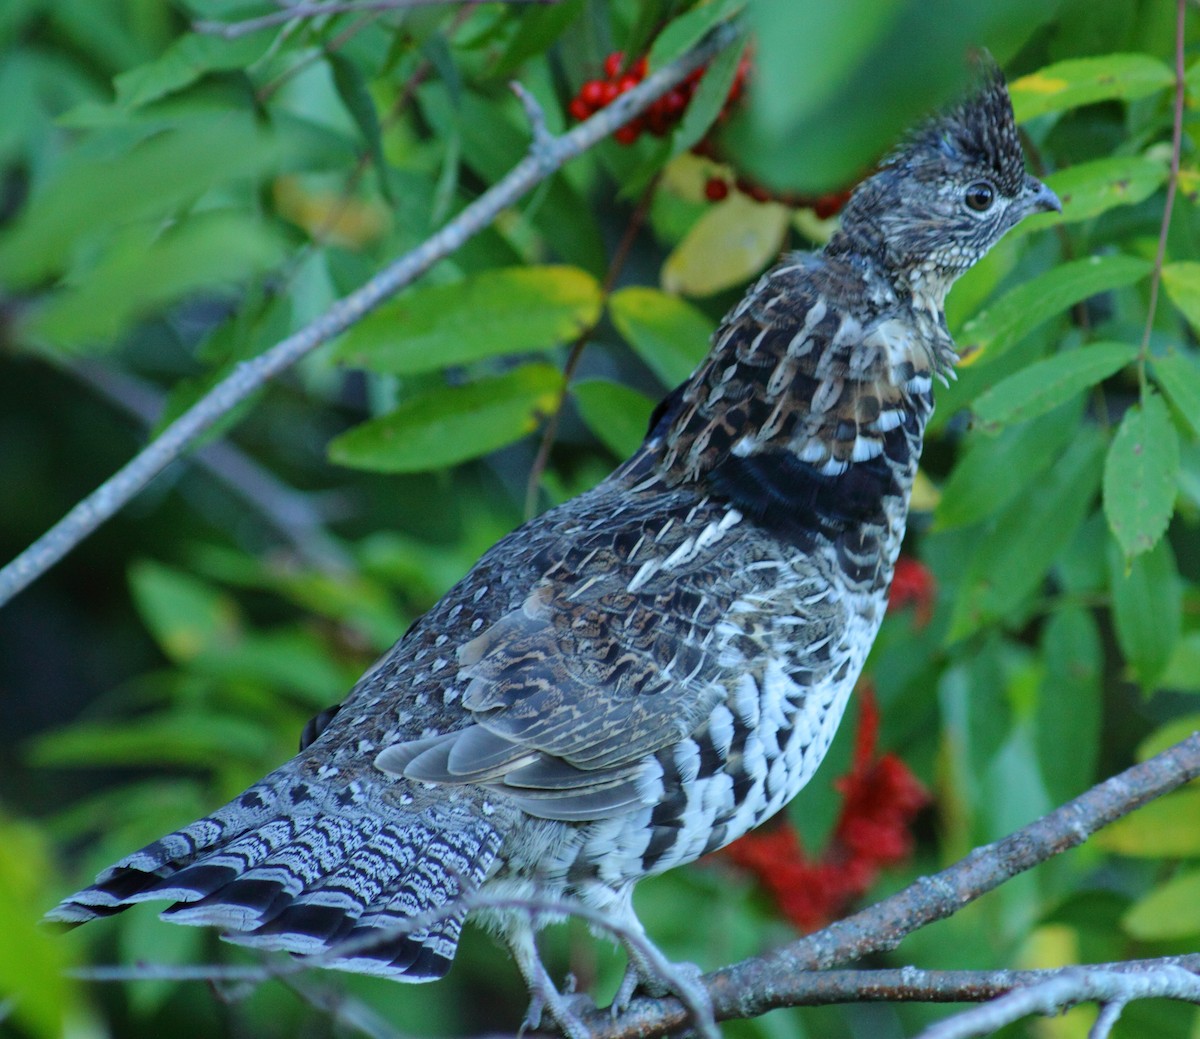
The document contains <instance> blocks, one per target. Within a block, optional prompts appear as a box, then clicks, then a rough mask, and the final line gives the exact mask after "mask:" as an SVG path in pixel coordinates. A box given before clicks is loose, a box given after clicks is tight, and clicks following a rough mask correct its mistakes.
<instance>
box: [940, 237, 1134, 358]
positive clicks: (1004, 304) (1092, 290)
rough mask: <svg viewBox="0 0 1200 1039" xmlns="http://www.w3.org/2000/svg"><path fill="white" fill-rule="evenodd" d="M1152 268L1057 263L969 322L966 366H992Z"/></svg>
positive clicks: (963, 342) (1125, 261) (1106, 261)
mask: <svg viewBox="0 0 1200 1039" xmlns="http://www.w3.org/2000/svg"><path fill="white" fill-rule="evenodd" d="M1152 266H1153V265H1152V264H1151V263H1150V261H1149V260H1143V259H1140V258H1138V257H1134V256H1123V255H1114V256H1089V257H1088V258H1087V259H1083V260H1074V261H1072V262H1071V263H1063V264H1059V265H1058V266H1057V267H1055V268H1053V269H1052V270H1049V271H1047V272H1046V273H1045V274H1042V275H1039V276H1038V277H1036V278H1033V279H1032V280H1030V281H1027V282H1023V283H1022V284H1020V285H1018V286H1017V287H1016V288H1014V289H1010V290H1009V291H1008V292H1006V293H1005V294H1004V295H1003V296H1001V297H1000V299H998V300H997V301H996V302H995V303H993V304H992V305H991V306H990V307H988V308H987V309H986V310H984V311H982V312H981V313H979V314H977V315H976V316H975V317H973V318H972V319H971V320H970V321H968V322H966V324H964V325H963V329H962V332H961V334H960V335H959V344H960V346H962V347H963V348H964V350H971V351H975V352H974V354H973V356H971V357H970V358H969V359H968V363H970V364H975V363H980V364H984V363H987V362H988V361H992V360H994V359H995V358H997V357H999V356H1000V355H1001V354H1003V353H1004V352H1005V351H1006V350H1008V349H1009V348H1010V347H1012V346H1013V345H1014V344H1015V343H1016V342H1017V341H1018V340H1020V339H1022V338H1023V337H1024V336H1026V335H1028V334H1029V333H1030V332H1032V331H1033V330H1034V329H1035V328H1037V327H1038V326H1039V325H1040V324H1042V323H1043V322H1044V321H1048V320H1049V319H1050V318H1052V317H1054V316H1055V315H1056V314H1061V313H1062V312H1063V311H1064V310H1066V309H1067V308H1068V307H1073V306H1074V305H1075V304H1076V303H1079V302H1081V301H1082V300H1085V299H1087V298H1088V297H1089V296H1095V295H1097V294H1099V293H1101V292H1108V291H1110V290H1112V289H1118V288H1123V287H1124V286H1126V285H1132V284H1133V283H1134V282H1136V281H1138V280H1140V279H1141V278H1144V277H1145V276H1146V275H1147V274H1149V273H1150V270H1151V268H1152Z"/></svg>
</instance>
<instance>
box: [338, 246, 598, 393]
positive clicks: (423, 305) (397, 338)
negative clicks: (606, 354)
mask: <svg viewBox="0 0 1200 1039" xmlns="http://www.w3.org/2000/svg"><path fill="white" fill-rule="evenodd" d="M602 299H603V297H602V293H601V290H600V285H599V283H598V282H597V281H596V279H595V278H593V277H592V276H591V275H590V274H588V273H587V272H586V271H581V270H579V269H578V268H575V267H508V268H502V269H500V270H489V271H484V272H483V273H482V274H477V275H475V276H474V277H472V278H468V279H467V280H466V281H461V282H456V283H454V284H452V285H436V286H433V287H431V288H422V289H415V290H414V291H412V292H407V293H405V294H404V295H403V296H401V297H400V298H399V299H398V300H396V301H395V302H393V303H389V304H386V305H385V306H383V307H380V308H379V309H378V310H377V311H375V312H374V313H372V314H369V315H368V316H367V317H365V318H364V319H363V320H362V321H360V322H359V323H358V324H357V325H355V326H354V327H353V328H352V329H351V330H350V331H349V332H347V333H346V335H345V337H344V338H343V339H342V342H341V344H340V345H339V346H338V348H337V354H336V355H337V357H338V358H339V359H340V360H342V361H346V362H348V363H350V364H354V365H359V366H362V367H364V368H369V369H371V370H372V371H377V372H389V373H393V374H399V375H412V374H415V373H417V372H429V371H435V370H437V369H439V368H445V367H447V366H449V365H455V364H468V363H470V362H471V361H478V360H481V359H483V358H485V357H499V356H502V355H504V354H512V353H522V352H527V351H531V350H546V349H549V348H550V347H552V346H557V345H558V344H560V343H564V342H569V341H570V340H573V339H575V338H577V337H578V336H579V335H580V334H581V333H583V332H585V331H586V330H587V329H589V328H591V327H592V326H593V325H594V324H595V323H596V320H597V318H598V317H599V316H600V307H601V304H602Z"/></svg>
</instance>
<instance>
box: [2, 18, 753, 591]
mask: <svg viewBox="0 0 1200 1039" xmlns="http://www.w3.org/2000/svg"><path fill="white" fill-rule="evenodd" d="M737 36H738V30H737V29H736V28H735V27H734V26H733V25H732V24H731V23H724V24H722V25H720V26H718V27H717V28H716V29H714V30H713V31H712V32H711V33H709V35H708V36H707V37H706V38H705V39H704V40H703V41H702V42H701V43H700V44H698V45H697V46H696V47H695V48H693V49H692V50H691V51H689V52H688V53H687V54H685V55H683V56H682V57H680V58H679V59H677V60H676V61H673V62H671V64H669V65H667V66H666V67H664V68H662V69H659V70H658V71H657V72H655V73H653V74H652V75H650V76H648V77H647V78H646V79H645V80H644V81H643V82H642V83H640V84H639V85H638V86H636V87H634V88H633V89H632V90H630V91H628V92H627V93H624V94H622V95H621V96H620V97H618V98H617V99H616V100H615V101H614V102H613V103H612V104H611V105H609V106H607V107H606V108H603V109H601V110H600V111H599V112H597V113H596V114H595V115H594V116H592V117H591V118H590V119H588V120H587V121H586V122H583V123H580V124H579V125H578V126H577V127H575V128H574V129H573V130H570V131H569V132H567V133H565V134H562V135H561V136H559V137H555V138H552V139H550V140H548V141H545V142H543V145H542V146H541V147H538V148H534V149H533V150H531V151H530V153H529V154H528V155H527V156H526V157H525V158H524V159H523V160H522V161H521V162H519V163H518V164H517V165H516V166H515V167H513V169H512V170H510V171H509V173H508V174H507V175H506V176H505V177H504V178H503V179H502V180H500V181H499V182H497V183H496V184H494V185H493V186H492V187H491V188H489V189H488V190H487V191H486V192H484V193H483V194H482V195H480V196H479V198H477V199H476V200H475V201H474V202H472V203H471V204H470V205H468V206H467V207H466V208H465V209H463V211H462V212H461V213H459V215H458V216H457V217H455V218H454V219H453V220H451V221H450V222H449V223H447V224H446V225H445V226H443V227H442V228H441V229H440V230H439V231H437V232H435V233H434V234H433V235H432V236H431V237H429V238H427V239H426V240H425V241H424V242H422V243H421V244H420V245H418V246H417V247H416V248H415V249H413V250H411V251H410V252H408V253H406V254H405V255H403V256H401V257H400V258H398V259H397V260H395V261H393V262H392V263H391V264H389V265H388V266H387V267H385V268H384V269H383V270H382V271H380V273H379V274H377V275H375V277H373V278H371V279H370V280H369V281H368V282H366V284H364V285H362V286H361V287H360V288H358V289H356V290H355V291H354V292H352V293H350V294H349V295H348V296H345V297H343V298H342V299H340V300H338V301H337V302H336V303H334V304H333V305H332V306H331V307H330V308H329V309H328V310H327V311H326V312H325V313H324V314H322V315H321V316H320V317H318V318H316V319H315V320H313V321H311V322H310V323H309V324H308V325H306V326H305V327H304V328H302V329H301V330H300V331H298V332H296V333H294V334H293V335H290V336H288V337H287V338H286V339H283V340H281V341H280V342H278V343H276V344H275V345H274V346H272V347H270V348H269V349H268V350H266V351H265V352H264V353H262V354H259V355H258V356H257V357H255V358H252V359H251V360H249V361H245V362H243V363H241V364H239V365H238V366H237V367H236V368H235V369H234V371H233V372H231V373H230V374H229V375H228V376H227V377H226V378H224V379H223V380H221V382H219V383H218V384H217V385H216V386H214V387H213V388H212V390H210V391H209V392H208V393H207V394H206V395H205V396H204V397H202V398H201V399H200V400H199V401H197V402H196V403H195V404H194V405H193V406H192V407H191V408H189V409H188V410H187V411H186V412H184V414H182V415H181V416H180V417H179V418H178V419H176V420H175V421H174V422H172V423H171V425H169V426H168V427H167V428H166V429H165V430H163V432H162V433H161V434H160V435H159V436H158V437H157V438H156V439H155V440H154V441H152V442H151V443H150V444H148V445H147V446H146V447H145V448H144V449H143V450H142V451H141V452H139V453H138V454H137V455H136V456H135V457H134V458H133V459H132V460H130V461H129V462H128V463H127V464H126V465H125V466H124V467H123V468H121V469H120V470H119V471H118V472H117V473H116V474H115V475H114V476H112V477H111V478H110V479H109V480H107V481H105V483H103V484H102V485H101V486H100V487H98V488H97V489H96V490H95V491H93V492H92V493H91V494H89V495H88V496H87V497H86V498H84V499H83V500H82V501H81V502H79V503H78V504H77V505H75V506H74V508H72V509H71V511H70V512H68V513H67V515H66V516H64V517H63V518H62V519H61V520H59V522H58V523H56V524H55V525H54V526H53V527H51V528H50V530H48V531H47V532H46V533H45V534H43V535H42V536H41V537H40V538H38V540H37V541H35V542H34V543H33V544H32V545H31V546H30V547H29V548H27V549H26V550H25V551H24V552H22V553H21V554H20V555H19V556H18V557H17V558H16V559H14V560H13V561H12V562H11V563H9V564H8V565H7V566H5V567H4V569H3V570H0V605H3V604H4V603H6V602H7V601H8V600H9V599H11V598H12V597H13V596H14V595H16V594H17V593H18V592H19V591H20V590H21V589H22V588H24V587H25V586H26V585H28V584H29V583H30V582H31V581H33V580H35V579H36V578H37V577H39V576H40V575H41V574H43V573H45V571H46V570H48V569H49V568H50V567H51V566H53V565H54V564H55V563H56V562H58V561H59V560H60V559H62V557H63V556H65V555H66V554H67V553H68V552H70V551H71V549H73V548H74V547H75V546H76V545H78V544H79V542H80V541H82V540H83V539H84V538H85V537H87V536H88V535H89V534H90V533H92V532H93V531H94V530H95V529H96V528H97V527H99V526H100V524H102V523H103V522H104V521H105V520H107V519H109V518H110V517H111V516H112V515H113V514H114V513H115V512H117V510H119V509H120V508H122V507H123V506H124V505H125V504H126V503H127V502H128V501H129V500H130V499H131V498H133V497H134V496H135V495H136V494H137V493H138V492H139V491H141V490H142V489H143V488H144V487H145V486H146V485H147V484H148V483H149V482H150V481H151V480H152V479H153V478H154V477H155V476H157V475H158V474H159V473H160V472H162V470H163V469H164V468H165V467H166V466H167V465H168V464H169V463H170V462H172V461H174V460H175V459H176V458H177V457H179V455H180V454H182V453H183V452H184V451H185V450H187V449H188V448H189V447H190V446H191V445H192V444H193V442H194V441H195V439H196V437H197V436H199V435H200V434H201V433H203V432H204V431H205V430H207V429H208V428H210V427H211V426H212V425H213V423H215V422H216V421H217V420H218V419H220V418H222V417H223V416H224V415H226V414H228V413H229V411H230V410H231V409H233V408H234V407H236V406H237V405H238V404H240V403H241V402H242V401H243V400H245V399H246V398H247V397H249V396H250V395H251V394H252V393H254V392H255V391H256V390H258V389H259V388H260V387H262V386H263V385H264V384H265V383H266V382H268V381H269V380H271V379H273V378H275V377H276V376H277V375H279V374H280V373H281V372H284V371H286V370H287V369H288V368H290V367H291V366H292V365H293V364H295V363H296V362H297V361H298V360H300V358H302V357H305V356H307V355H308V354H310V353H312V351H314V350H315V349H317V347H319V346H321V345H323V344H324V343H327V342H329V340H331V339H333V338H334V337H336V336H338V335H340V334H341V333H342V332H344V331H345V330H346V329H347V328H349V327H350V326H351V325H353V324H354V323H355V322H357V321H359V320H361V319H362V318H363V317H364V316H366V315H367V314H368V313H370V312H371V311H372V310H374V309H375V308H376V307H378V306H379V304H381V303H382V302H384V301H385V300H386V299H388V298H390V297H391V296H393V295H395V294H396V293H397V292H399V291H400V290H401V289H403V288H405V287H406V286H408V285H410V284H411V283H412V282H413V281H415V280H416V279H417V278H418V277H420V276H421V275H422V274H424V273H425V272H426V271H427V270H429V268H430V267H432V266H433V265H434V264H435V263H437V262H438V261H439V260H442V259H444V258H445V257H447V256H449V255H451V254H452V253H453V252H455V251H456V250H457V249H459V248H460V247H461V246H462V245H463V243H465V242H466V241H467V240H468V239H470V238H472V237H474V236H475V235H476V234H478V233H479V232H480V231H482V230H483V229H484V228H486V227H488V226H489V225H490V224H491V223H492V221H493V220H495V218H496V217H497V216H498V215H499V214H500V213H501V212H502V211H503V210H504V209H506V208H508V207H509V206H511V205H513V204H514V203H516V202H517V201H518V200H519V199H521V198H522V197H524V196H525V195H526V194H528V192H529V191H531V190H532V189H533V188H534V187H536V186H537V185H538V184H540V183H541V182H542V181H543V180H545V179H546V178H547V177H549V176H550V175H551V174H553V173H555V172H556V171H557V170H558V169H559V168H561V167H562V166H563V165H564V164H565V163H566V162H568V161H569V160H571V159H573V158H575V157H576V156H578V155H581V154H582V153H583V152H585V151H587V150H588V149H589V148H592V147H594V146H595V145H596V144H598V143H599V142H600V141H602V140H604V138H606V137H608V136H609V135H610V134H611V133H612V132H613V131H614V130H616V129H617V127H619V126H622V125H624V124H625V123H627V122H629V120H630V119H631V118H632V117H633V116H635V115H637V114H638V113H639V112H641V111H642V110H643V109H645V108H647V107H648V106H649V105H650V104H651V103H652V102H653V101H654V99H655V98H657V97H659V96H660V95H662V94H664V93H666V92H667V91H668V90H670V89H671V87H673V86H675V85H676V84H677V83H680V82H682V81H683V80H684V79H685V78H686V77H687V75H688V74H689V73H690V72H691V71H692V70H693V69H697V68H700V67H701V66H702V65H705V64H707V63H708V62H709V61H711V60H712V58H713V56H714V55H715V54H717V53H719V52H720V51H721V50H723V49H724V48H725V47H727V46H729V45H730V44H731V43H732V42H733V40H734V39H735V38H737Z"/></svg>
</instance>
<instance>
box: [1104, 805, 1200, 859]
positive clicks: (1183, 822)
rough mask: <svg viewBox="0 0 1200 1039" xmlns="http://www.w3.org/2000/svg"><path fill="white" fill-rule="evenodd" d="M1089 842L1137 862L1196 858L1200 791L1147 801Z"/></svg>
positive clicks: (1199, 836)
mask: <svg viewBox="0 0 1200 1039" xmlns="http://www.w3.org/2000/svg"><path fill="white" fill-rule="evenodd" d="M1093 839H1094V840H1095V841H1096V844H1097V845H1099V846H1100V847H1101V848H1104V849H1106V850H1107V851H1114V852H1116V853H1117V854H1119V855H1133V856H1137V857H1139V858H1160V857H1161V858H1172V859H1174V858H1181V857H1183V856H1187V855H1200V790H1196V789H1193V788H1190V787H1185V788H1183V789H1182V790H1176V791H1175V792H1174V793H1172V794H1168V795H1167V796H1166V797H1160V798H1159V799H1158V800H1157V801H1151V802H1150V803H1149V804H1147V805H1143V806H1142V807H1141V808H1139V809H1138V810H1137V811H1136V812H1134V813H1133V814H1132V815H1127V816H1125V817H1124V818H1123V819H1118V820H1117V821H1116V822H1115V823H1113V824H1112V825H1111V826H1106V827H1105V828H1104V829H1103V830H1101V831H1100V832H1099V833H1098V834H1096V836H1095V838H1093Z"/></svg>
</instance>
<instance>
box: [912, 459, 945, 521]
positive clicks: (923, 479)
mask: <svg viewBox="0 0 1200 1039" xmlns="http://www.w3.org/2000/svg"><path fill="white" fill-rule="evenodd" d="M941 500H942V492H941V491H940V490H938V488H937V485H936V484H935V483H934V482H933V481H932V480H931V479H929V477H928V476H927V475H926V474H925V470H924V469H918V470H917V476H916V479H914V480H913V489H912V499H911V500H910V502H909V506H910V508H911V509H912V510H913V511H914V512H933V510H934V509H936V508H937V507H938V502H940V501H941Z"/></svg>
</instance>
